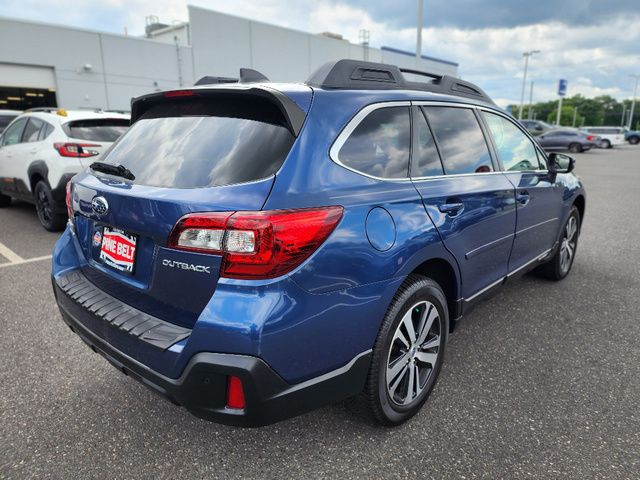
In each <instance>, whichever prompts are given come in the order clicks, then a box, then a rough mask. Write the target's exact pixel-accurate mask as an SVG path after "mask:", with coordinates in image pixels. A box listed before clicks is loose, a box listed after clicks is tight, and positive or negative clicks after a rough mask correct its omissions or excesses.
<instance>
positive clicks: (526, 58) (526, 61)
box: [518, 50, 540, 120]
mask: <svg viewBox="0 0 640 480" xmlns="http://www.w3.org/2000/svg"><path fill="white" fill-rule="evenodd" d="M534 53H540V50H529V51H528V52H524V53H523V54H522V56H523V57H524V76H523V77H522V95H520V111H519V112H518V120H522V108H523V105H524V90H525V88H526V86H527V69H528V68H529V57H530V56H531V55H533V54H534Z"/></svg>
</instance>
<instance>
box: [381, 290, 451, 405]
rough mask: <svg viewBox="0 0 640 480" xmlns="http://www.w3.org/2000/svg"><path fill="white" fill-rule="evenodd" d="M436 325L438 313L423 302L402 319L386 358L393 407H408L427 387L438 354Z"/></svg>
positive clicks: (438, 317) (438, 318) (389, 392)
mask: <svg viewBox="0 0 640 480" xmlns="http://www.w3.org/2000/svg"><path fill="white" fill-rule="evenodd" d="M440 324H441V322H440V314H439V313H438V309H437V308H436V307H435V305H433V304H432V303H430V302H427V301H421V302H419V303H416V304H415V305H414V306H413V307H411V308H410V309H409V310H408V311H407V313H406V314H405V315H404V316H403V317H402V320H401V321H400V323H399V324H398V327H397V328H396V331H395V334H394V335H393V340H392V341H391V348H390V349H389V355H388V357H387V371H386V383H387V393H388V395H389V398H390V399H391V401H392V402H393V403H395V404H397V405H401V406H407V405H410V404H411V403H412V402H414V401H415V400H416V399H417V398H418V397H419V396H420V394H421V393H422V392H423V390H424V389H425V387H426V386H427V384H428V383H429V379H430V377H431V375H432V373H433V372H434V370H435V366H436V363H437V361H438V357H439V352H440V337H441V331H440V328H441V326H440Z"/></svg>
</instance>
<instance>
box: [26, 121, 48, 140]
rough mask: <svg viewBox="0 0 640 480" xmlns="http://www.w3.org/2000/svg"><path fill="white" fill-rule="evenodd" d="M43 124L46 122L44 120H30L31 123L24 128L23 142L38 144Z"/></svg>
mask: <svg viewBox="0 0 640 480" xmlns="http://www.w3.org/2000/svg"><path fill="white" fill-rule="evenodd" d="M43 123H44V122H43V121H42V120H38V119H37V118H29V122H28V123H27V126H26V127H25V128H24V133H23V134H22V141H23V142H37V141H38V134H39V133H40V129H41V128H42V124H43Z"/></svg>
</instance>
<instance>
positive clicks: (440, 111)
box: [424, 107, 493, 175]
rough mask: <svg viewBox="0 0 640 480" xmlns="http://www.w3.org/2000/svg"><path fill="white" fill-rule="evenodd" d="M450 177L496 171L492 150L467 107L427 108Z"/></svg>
mask: <svg viewBox="0 0 640 480" xmlns="http://www.w3.org/2000/svg"><path fill="white" fill-rule="evenodd" d="M424 110H425V112H426V113H427V118H428V119H429V125H431V129H432V131H433V134H434V135H435V137H436V141H437V142H438V147H439V148H440V154H441V155H442V163H443V164H444V170H445V172H446V173H447V174H449V175H452V174H460V173H486V172H491V171H492V170H493V166H492V164H491V156H490V154H489V148H488V147H487V143H486V141H485V139H484V135H483V134H482V130H481V129H480V125H479V124H478V120H477V119H476V116H475V114H474V113H473V112H472V111H471V110H470V109H468V108H454V107H425V109H424Z"/></svg>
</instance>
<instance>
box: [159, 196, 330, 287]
mask: <svg viewBox="0 0 640 480" xmlns="http://www.w3.org/2000/svg"><path fill="white" fill-rule="evenodd" d="M341 218H342V207H339V206H333V207H322V208H307V209H300V210H267V211H257V212H235V213H234V212H212V213H194V214H189V215H185V216H184V217H182V218H181V219H180V220H179V221H178V223H177V224H176V226H175V227H174V228H173V231H172V232H171V235H170V236H169V247H171V248H176V249H180V250H189V251H195V252H201V253H214V254H220V255H222V256H223V260H222V267H221V269H220V275H221V276H223V277H227V278H244V279H267V278H274V277H278V276H280V275H284V274H286V273H288V272H290V271H292V270H293V269H294V268H296V267H297V266H299V265H300V264H301V263H302V262H303V261H304V260H306V259H307V258H309V256H310V255H311V254H313V252H315V251H316V250H317V249H318V247H319V246H320V245H322V243H323V242H324V241H325V240H326V239H327V237H328V236H329V235H330V234H331V232H333V230H334V229H335V227H336V225H337V224H338V222H339V221H340V219H341Z"/></svg>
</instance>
